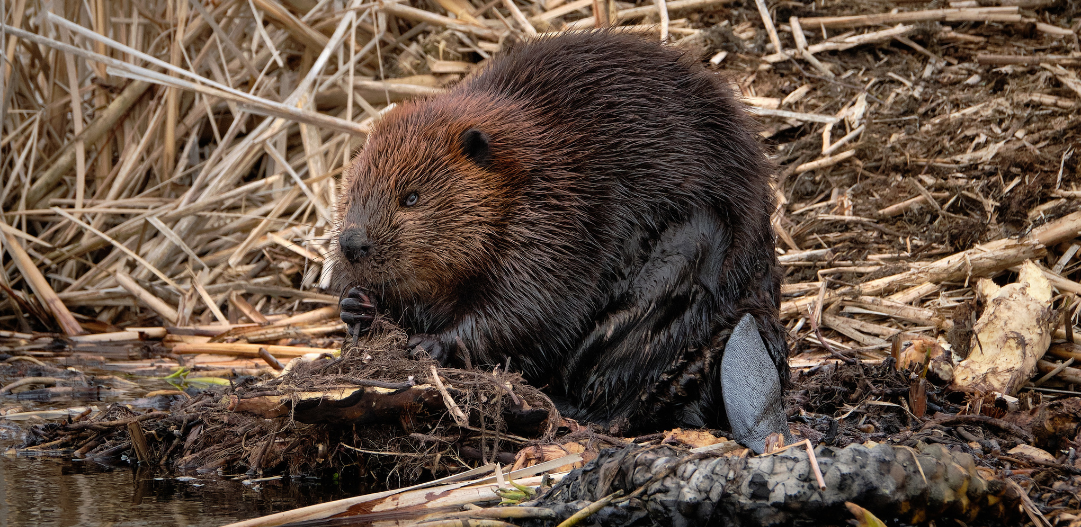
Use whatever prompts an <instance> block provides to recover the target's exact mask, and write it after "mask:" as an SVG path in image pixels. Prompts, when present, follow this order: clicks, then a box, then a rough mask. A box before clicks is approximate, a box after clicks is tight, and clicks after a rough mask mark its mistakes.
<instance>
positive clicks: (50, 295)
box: [0, 221, 86, 335]
mask: <svg viewBox="0 0 1081 527" xmlns="http://www.w3.org/2000/svg"><path fill="white" fill-rule="evenodd" d="M0 224H3V227H4V229H3V231H4V239H5V241H6V242H7V243H6V244H5V245H6V247H7V250H8V254H10V255H11V259H12V260H13V261H14V262H15V267H17V268H18V269H19V272H20V273H22V275H23V278H25V279H26V283H27V284H28V285H29V286H30V289H31V290H33V291H34V294H35V295H37V297H38V298H39V299H40V300H41V303H42V304H43V305H44V306H45V309H48V310H49V312H50V313H52V315H53V318H55V319H56V322H57V324H60V329H61V330H63V331H64V334H65V335H82V334H83V333H86V331H84V330H83V328H82V326H80V325H79V323H78V322H77V321H76V320H75V317H74V316H72V315H71V312H70V311H68V308H67V307H66V306H65V305H64V303H63V302H61V301H60V297H58V296H56V291H54V290H53V288H52V287H51V286H50V285H49V281H48V280H46V279H45V276H44V275H42V274H41V271H40V270H39V269H38V266H37V264H36V263H34V260H33V259H32V258H30V255H29V254H27V253H26V251H25V250H24V249H23V248H22V246H21V245H19V241H18V240H16V239H15V237H14V236H12V235H11V233H10V232H9V230H13V229H14V227H11V226H9V225H7V224H6V223H3V222H2V221H0Z"/></svg>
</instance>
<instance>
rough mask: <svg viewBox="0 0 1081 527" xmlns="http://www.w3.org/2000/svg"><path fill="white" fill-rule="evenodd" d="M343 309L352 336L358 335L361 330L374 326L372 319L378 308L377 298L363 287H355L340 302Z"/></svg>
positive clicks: (342, 315) (344, 318)
mask: <svg viewBox="0 0 1081 527" xmlns="http://www.w3.org/2000/svg"><path fill="white" fill-rule="evenodd" d="M338 307H339V308H340V309H341V312H342V314H341V317H342V322H345V325H346V326H347V327H348V329H347V331H348V333H349V335H350V336H352V337H356V336H358V335H360V333H361V332H363V331H367V330H368V329H370V328H371V327H372V321H373V320H375V315H376V313H378V310H377V308H376V305H375V299H374V298H372V296H371V295H370V294H368V291H367V290H365V289H364V288H362V287H354V288H352V289H350V290H349V292H347V293H346V294H345V297H344V298H342V301H341V302H340V303H339V304H338Z"/></svg>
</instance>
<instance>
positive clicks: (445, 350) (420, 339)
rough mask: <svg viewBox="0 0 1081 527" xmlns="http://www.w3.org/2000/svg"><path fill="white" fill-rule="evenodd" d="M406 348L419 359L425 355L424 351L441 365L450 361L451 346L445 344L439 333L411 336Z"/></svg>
mask: <svg viewBox="0 0 1081 527" xmlns="http://www.w3.org/2000/svg"><path fill="white" fill-rule="evenodd" d="M405 348H406V349H407V350H409V353H410V357H411V358H413V359H419V358H421V357H423V356H424V355H423V354H424V353H427V354H428V356H429V357H431V359H432V360H434V361H436V362H438V363H439V365H440V366H446V365H447V362H449V361H450V352H451V349H450V346H447V345H444V344H443V341H442V340H440V338H439V336H438V335H431V334H428V333H417V334H416V335H413V336H412V337H409V342H408V343H406V345H405ZM421 350H424V351H421Z"/></svg>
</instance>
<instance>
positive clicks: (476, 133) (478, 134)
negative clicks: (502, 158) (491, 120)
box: [462, 128, 492, 167]
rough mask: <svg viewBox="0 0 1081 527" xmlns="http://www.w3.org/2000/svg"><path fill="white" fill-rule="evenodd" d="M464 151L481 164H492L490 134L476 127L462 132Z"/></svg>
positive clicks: (470, 158)
mask: <svg viewBox="0 0 1081 527" xmlns="http://www.w3.org/2000/svg"><path fill="white" fill-rule="evenodd" d="M462 153H463V154H465V157H467V158H469V160H470V161H473V162H474V163H476V164H477V165H479V166H482V167H486V166H488V165H489V164H491V162H492V150H491V142H490V140H489V139H488V134H486V133H484V132H482V131H480V130H477V129H476V128H470V129H468V130H466V131H465V132H464V133H462Z"/></svg>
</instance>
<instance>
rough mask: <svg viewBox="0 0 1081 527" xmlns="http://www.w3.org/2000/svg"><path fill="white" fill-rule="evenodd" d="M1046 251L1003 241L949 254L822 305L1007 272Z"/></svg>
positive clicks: (786, 305) (790, 309) (787, 305)
mask: <svg viewBox="0 0 1081 527" xmlns="http://www.w3.org/2000/svg"><path fill="white" fill-rule="evenodd" d="M1046 253H1047V249H1046V248H1045V247H1044V245H1043V244H1042V243H1040V242H1039V241H1038V240H1033V239H1030V238H1029V239H1023V240H1012V239H1009V238H1004V239H1001V240H996V241H993V242H991V243H988V244H985V245H983V246H977V247H975V248H972V249H969V250H967V251H963V252H960V253H956V254H952V255H950V256H947V257H945V258H942V259H941V260H937V261H935V262H931V263H928V264H922V265H919V266H916V267H915V268H913V269H912V270H909V271H905V272H903V273H898V274H895V275H892V276H887V277H883V278H879V279H877V280H871V281H870V282H866V283H863V284H860V285H859V286H858V287H857V288H853V287H845V288H841V289H836V290H833V291H830V292H829V293H827V294H826V297H825V301H827V302H829V301H833V300H836V299H840V298H843V297H844V296H845V295H851V294H852V293H853V292H855V291H857V290H858V291H860V292H861V293H862V294H863V295H865V296H870V295H877V294H881V293H885V292H892V291H896V290H897V289H901V288H904V287H910V286H912V285H917V284H922V283H924V282H943V281H947V280H965V279H966V278H967V277H970V276H984V275H987V274H990V273H993V272H996V271H1000V270H1002V269H1007V268H1009V267H1012V266H1014V265H1018V264H1020V263H1021V262H1023V261H1025V260H1028V259H1031V258H1039V257H1042V256H1043V255H1044V254H1046ZM815 298H816V297H815V295H808V296H804V297H801V298H798V299H795V300H790V301H788V302H782V303H781V315H782V316H786V317H791V316H793V315H797V314H799V313H802V312H804V311H806V307H807V306H809V305H811V304H813V303H814V302H815Z"/></svg>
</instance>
